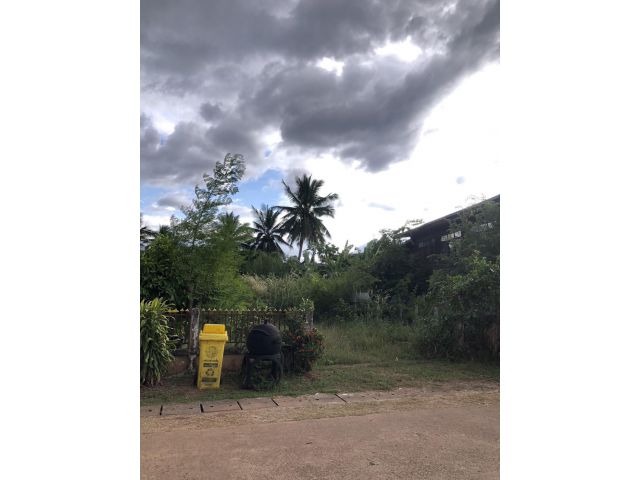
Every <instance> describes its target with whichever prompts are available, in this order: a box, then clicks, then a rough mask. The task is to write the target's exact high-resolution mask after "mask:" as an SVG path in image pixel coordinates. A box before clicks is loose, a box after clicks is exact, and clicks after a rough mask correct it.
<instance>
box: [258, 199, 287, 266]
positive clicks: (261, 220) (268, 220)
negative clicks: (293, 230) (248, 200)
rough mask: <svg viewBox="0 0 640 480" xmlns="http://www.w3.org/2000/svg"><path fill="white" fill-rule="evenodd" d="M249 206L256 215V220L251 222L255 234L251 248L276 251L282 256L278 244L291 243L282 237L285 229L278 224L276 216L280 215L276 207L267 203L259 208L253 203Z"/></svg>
mask: <svg viewBox="0 0 640 480" xmlns="http://www.w3.org/2000/svg"><path fill="white" fill-rule="evenodd" d="M251 208H252V209H253V214H254V215H255V216H256V221H254V222H253V228H252V229H251V230H252V231H253V232H254V233H255V235H256V236H255V238H254V240H253V243H252V244H251V248H252V249H254V250H261V251H263V252H277V253H279V254H280V255H282V256H284V252H283V251H282V247H280V244H281V243H282V244H284V245H287V246H291V245H290V244H289V243H288V242H287V241H286V240H285V239H284V235H285V234H286V231H285V230H283V229H282V227H281V226H280V225H279V224H278V217H279V216H280V212H279V211H278V208H277V207H270V206H269V205H262V208H261V209H260V210H256V208H255V207H254V206H253V205H251Z"/></svg>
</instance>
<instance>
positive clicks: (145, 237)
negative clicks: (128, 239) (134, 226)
mask: <svg viewBox="0 0 640 480" xmlns="http://www.w3.org/2000/svg"><path fill="white" fill-rule="evenodd" d="M156 235H157V232H154V231H153V230H151V229H150V228H149V227H147V226H146V225H145V224H144V223H143V220H142V213H140V250H144V249H145V248H147V247H148V246H149V243H151V241H152V240H153V239H154V238H155V236H156Z"/></svg>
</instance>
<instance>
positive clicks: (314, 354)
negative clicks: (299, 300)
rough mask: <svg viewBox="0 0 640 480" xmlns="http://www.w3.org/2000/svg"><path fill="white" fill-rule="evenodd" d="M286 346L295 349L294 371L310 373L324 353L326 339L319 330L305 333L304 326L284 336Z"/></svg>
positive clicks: (288, 331)
mask: <svg viewBox="0 0 640 480" xmlns="http://www.w3.org/2000/svg"><path fill="white" fill-rule="evenodd" d="M282 341H283V342H284V344H285V345H290V346H292V347H293V370H294V372H296V373H304V372H308V371H310V370H311V369H312V368H313V364H314V363H315V362H316V361H317V360H318V359H319V358H320V357H321V356H322V353H323V352H324V337H323V336H322V334H321V333H320V332H318V330H317V329H315V328H312V329H311V330H308V331H305V329H304V326H303V325H301V326H300V327H298V328H296V329H293V330H287V331H285V332H284V333H283V335H282Z"/></svg>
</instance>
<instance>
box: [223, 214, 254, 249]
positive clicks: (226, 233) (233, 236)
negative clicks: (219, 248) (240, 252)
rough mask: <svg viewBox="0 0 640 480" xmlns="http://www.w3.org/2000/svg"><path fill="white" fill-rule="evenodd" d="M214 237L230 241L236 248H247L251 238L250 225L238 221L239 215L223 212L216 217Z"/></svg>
mask: <svg viewBox="0 0 640 480" xmlns="http://www.w3.org/2000/svg"><path fill="white" fill-rule="evenodd" d="M216 237H218V238H220V239H222V240H224V241H227V242H231V243H232V244H234V245H235V246H236V247H238V248H249V243H250V242H251V240H252V236H251V227H249V225H248V224H246V223H240V216H239V215H234V214H233V213H231V212H228V213H223V214H222V215H220V218H219V219H218V228H217V230H216Z"/></svg>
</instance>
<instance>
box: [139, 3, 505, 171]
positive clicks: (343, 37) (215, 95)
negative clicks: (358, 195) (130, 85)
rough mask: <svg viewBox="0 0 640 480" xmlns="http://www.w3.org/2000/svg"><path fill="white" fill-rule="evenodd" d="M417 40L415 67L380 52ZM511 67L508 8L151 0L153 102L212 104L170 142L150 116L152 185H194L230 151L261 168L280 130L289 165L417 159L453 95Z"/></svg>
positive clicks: (145, 149)
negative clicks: (293, 156) (494, 68)
mask: <svg viewBox="0 0 640 480" xmlns="http://www.w3.org/2000/svg"><path fill="white" fill-rule="evenodd" d="M407 35H411V38H412V41H413V42H414V43H415V44H417V45H418V46H420V47H421V48H422V49H423V54H422V55H421V56H420V57H419V59H418V60H417V61H416V62H414V63H404V62H402V61H400V60H397V59H394V58H392V57H381V56H376V55H375V54H374V49H375V48H376V47H378V46H381V45H383V44H384V43H385V42H387V41H402V40H404V39H405V38H406V36H407ZM323 57H333V58H335V59H337V60H339V61H342V62H344V68H343V72H342V75H341V76H337V75H335V74H334V73H331V72H327V71H325V70H323V69H321V68H318V67H316V66H315V63H316V62H317V61H318V60H320V59H321V58H323ZM498 57H499V2H498V1H486V2H482V1H467V2H463V1H458V2H457V3H456V2H451V1H425V2H420V1H400V0H397V1H393V0H388V1H382V0H380V1H377V0H357V1H356V0H353V1H338V0H322V1H312V0H303V1H300V2H294V1H290V2H281V1H280V2H276V1H275V0H274V1H264V0H261V1H258V0H255V1H253V0H251V1H237V0H235V1H216V2H210V1H208V0H199V1H197V0H193V1H185V2H175V1H171V2H169V1H157V0H156V1H148V0H143V1H142V3H141V63H142V65H141V68H142V73H141V75H142V84H143V106H144V98H145V97H144V96H145V94H148V95H152V94H153V95H162V96H164V97H163V98H166V99H167V101H170V100H171V99H174V101H176V102H185V101H192V100H187V99H188V98H189V99H190V98H199V99H200V101H199V102H198V103H197V104H196V105H195V107H196V108H197V105H200V109H199V114H200V118H196V119H191V121H185V122H183V123H178V125H177V126H176V129H175V131H174V133H172V134H171V135H169V136H168V138H167V140H166V142H165V143H164V144H163V145H161V146H160V145H159V134H158V132H157V131H156V129H155V128H154V127H153V124H152V123H151V122H150V121H149V118H146V120H145V121H146V123H145V125H144V126H143V125H142V122H143V120H142V119H141V156H142V158H141V163H142V175H143V179H144V180H150V181H153V180H155V181H160V180H162V179H165V180H169V181H184V180H186V179H193V178H194V177H198V176H199V175H200V174H201V173H202V171H204V170H202V169H203V168H204V169H205V170H208V169H210V167H211V165H213V162H214V161H216V160H219V159H220V158H222V157H223V156H224V153H226V152H238V153H242V154H244V155H245V157H246V159H247V162H248V164H249V170H251V168H253V169H254V170H256V171H258V170H259V169H260V168H262V167H263V166H264V165H265V164H266V160H265V158H264V155H263V152H264V151H265V149H266V147H267V145H265V144H264V142H263V140H262V139H263V137H264V135H265V133H270V132H273V131H278V130H279V131H280V133H281V136H282V139H283V143H282V144H281V145H280V146H279V147H278V149H277V151H278V153H277V154H278V155H283V154H285V153H286V152H292V151H297V152H301V154H302V155H305V154H306V155H313V154H320V153H333V154H334V155H337V156H339V157H340V158H341V159H342V160H344V161H347V162H350V161H352V160H357V161H359V162H360V165H361V167H362V168H364V169H367V170H369V171H373V172H375V171H379V170H382V169H385V168H386V167H387V166H388V165H389V164H391V163H393V162H398V161H402V160H404V159H406V158H407V157H408V156H409V155H410V154H411V152H412V150H413V147H414V146H415V145H416V143H417V141H418V137H419V135H420V132H421V129H422V126H423V123H424V119H425V117H426V115H427V114H428V112H429V110H430V109H431V108H432V107H433V106H434V105H435V104H436V103H437V102H438V101H439V100H440V99H442V98H443V96H444V95H446V94H447V93H448V92H449V91H450V90H451V89H453V88H454V87H455V86H456V84H457V83H458V82H459V81H460V80H461V79H463V78H464V77H465V76H467V75H468V74H470V73H473V72H474V71H475V70H477V69H478V68H480V67H481V66H482V65H483V64H485V63H487V62H490V61H493V60H496V59H497V58H498ZM221 104H224V108H223V107H222V105H221ZM203 120H204V121H206V122H207V123H208V125H206V124H199V123H197V122H202V121H203Z"/></svg>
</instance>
